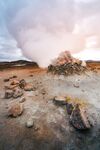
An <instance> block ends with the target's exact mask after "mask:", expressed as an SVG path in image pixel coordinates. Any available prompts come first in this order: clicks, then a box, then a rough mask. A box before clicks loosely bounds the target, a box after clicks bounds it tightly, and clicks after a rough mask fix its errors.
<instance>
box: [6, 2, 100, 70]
mask: <svg viewBox="0 0 100 150" xmlns="http://www.w3.org/2000/svg"><path fill="white" fill-rule="evenodd" d="M93 2H94V1H93V0H92V1H90V0H89V1H87V2H84V1H82V0H81V1H80V0H55V1H54V0H43V1H42V2H41V1H40V0H34V2H33V1H29V0H21V1H20V3H18V2H17V1H16V0H14V1H13V4H12V5H13V6H12V7H10V6H9V5H11V4H7V7H6V25H7V28H8V30H9V32H10V34H11V35H13V37H14V38H15V39H16V40H17V43H18V47H19V48H20V49H21V50H22V53H23V54H24V55H25V56H26V57H27V58H29V59H31V60H33V61H36V62H38V63H39V65H40V66H43V67H44V66H47V65H48V64H49V63H50V61H51V60H52V59H53V58H55V57H57V55H58V53H60V52H61V51H63V50H70V51H71V52H72V53H76V52H77V53H78V52H80V50H83V49H84V48H87V47H86V43H87V39H88V38H90V37H91V36H95V37H97V38H96V39H98V40H99V39H100V38H98V34H99V33H100V32H99V31H98V32H97V30H94V29H95V27H96V26H97V24H96V23H94V24H92V22H94V20H97V19H98V16H99V15H97V16H96V17H95V15H94V16H89V17H88V19H87V17H86V16H85V14H84V15H83V7H82V5H81V4H83V6H84V9H86V10H87V7H85V6H86V4H87V5H89V4H90V5H91V6H93ZM96 3H97V1H96ZM97 4H98V3H97ZM94 10H95V8H93V11H94ZM90 11H91V10H90ZM87 12H88V11H87ZM79 14H80V15H79ZM94 14H95V11H94ZM81 15H83V16H82V18H81ZM91 24H92V25H91ZM90 27H91V28H90ZM96 42H97V44H96V45H97V46H100V45H99V44H98V43H99V41H96ZM87 45H88V44H87Z"/></svg>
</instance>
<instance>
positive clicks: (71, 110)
mask: <svg viewBox="0 0 100 150" xmlns="http://www.w3.org/2000/svg"><path fill="white" fill-rule="evenodd" d="M53 102H54V104H56V105H59V106H62V105H65V106H66V108H67V113H68V115H69V122H70V123H71V124H72V126H73V127H74V128H76V129H78V130H87V129H90V128H91V122H90V120H89V118H88V113H87V109H86V107H85V106H84V107H82V106H81V104H79V103H78V102H77V103H74V102H73V100H72V101H67V98H66V97H61V96H57V97H55V98H54V99H53Z"/></svg>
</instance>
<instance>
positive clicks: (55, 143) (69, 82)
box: [0, 68, 100, 150]
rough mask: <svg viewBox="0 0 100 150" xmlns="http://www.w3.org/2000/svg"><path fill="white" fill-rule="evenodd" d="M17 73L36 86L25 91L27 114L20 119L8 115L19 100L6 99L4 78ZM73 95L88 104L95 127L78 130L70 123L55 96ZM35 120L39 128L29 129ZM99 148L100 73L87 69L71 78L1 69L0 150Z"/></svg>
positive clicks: (31, 70) (39, 70) (85, 149)
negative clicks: (31, 122)
mask: <svg viewBox="0 0 100 150" xmlns="http://www.w3.org/2000/svg"><path fill="white" fill-rule="evenodd" d="M13 75H17V77H18V79H25V80H26V81H27V82H31V83H32V84H33V85H34V91H29V92H24V97H25V98H26V101H25V102H24V113H23V114H22V115H21V116H20V117H18V118H11V117H8V116H7V113H8V107H9V105H10V104H11V103H12V102H16V101H20V98H17V99H4V93H5V89H4V86H5V85H7V84H9V82H8V83H4V79H5V78H9V77H11V76H13ZM59 95H60V96H61V95H62V96H66V95H72V96H73V97H78V98H80V99H82V100H85V101H86V102H87V103H88V111H89V114H90V119H91V121H93V124H94V127H93V128H92V129H91V130H90V131H86V132H79V131H76V130H75V129H74V128H73V127H72V126H71V125H70V124H69V116H68V114H67V111H66V107H65V106H64V107H60V106H56V105H54V103H53V101H52V98H53V97H54V96H59ZM29 118H33V119H34V123H35V125H36V127H37V130H35V129H34V128H27V127H26V122H27V120H28V119H29ZM80 149H81V150H91V149H92V150H99V149H100V73H99V72H98V73H95V72H86V73H85V74H83V75H74V76H70V77H64V76H53V75H50V74H48V73H47V72H46V70H42V69H32V68H30V69H18V70H15V69H10V70H3V71H0V150H80Z"/></svg>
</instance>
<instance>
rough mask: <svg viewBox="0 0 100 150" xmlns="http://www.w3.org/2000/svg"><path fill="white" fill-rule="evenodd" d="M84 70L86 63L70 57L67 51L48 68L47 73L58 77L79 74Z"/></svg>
mask: <svg viewBox="0 0 100 150" xmlns="http://www.w3.org/2000/svg"><path fill="white" fill-rule="evenodd" d="M85 70H86V62H85V61H81V60H78V59H76V58H74V57H73V56H71V54H70V52H69V51H64V52H62V53H61V54H60V55H59V56H58V58H57V59H55V60H54V61H53V63H52V64H50V65H49V66H48V72H52V73H53V74H58V75H71V74H80V73H82V72H84V71H85Z"/></svg>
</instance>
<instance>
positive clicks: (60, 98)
mask: <svg viewBox="0 0 100 150" xmlns="http://www.w3.org/2000/svg"><path fill="white" fill-rule="evenodd" d="M53 102H54V104H56V105H66V104H67V102H66V97H63V96H56V97H54V99H53Z"/></svg>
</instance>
